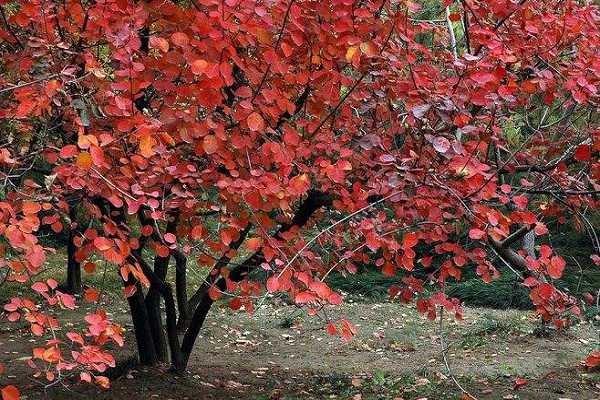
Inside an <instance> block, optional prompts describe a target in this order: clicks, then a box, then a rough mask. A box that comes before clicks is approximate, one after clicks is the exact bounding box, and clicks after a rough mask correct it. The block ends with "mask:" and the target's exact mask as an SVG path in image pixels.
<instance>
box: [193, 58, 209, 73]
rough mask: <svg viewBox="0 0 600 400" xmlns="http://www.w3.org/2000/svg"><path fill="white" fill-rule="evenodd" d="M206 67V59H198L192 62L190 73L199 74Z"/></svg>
mask: <svg viewBox="0 0 600 400" xmlns="http://www.w3.org/2000/svg"><path fill="white" fill-rule="evenodd" d="M207 68H208V63H207V62H206V60H203V59H198V60H195V61H194V62H193V63H192V73H194V74H196V75H200V74H202V73H204V72H205V71H206V69H207Z"/></svg>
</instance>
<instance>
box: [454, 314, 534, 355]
mask: <svg viewBox="0 0 600 400" xmlns="http://www.w3.org/2000/svg"><path fill="white" fill-rule="evenodd" d="M526 330H527V327H526V326H525V323H524V322H523V321H521V320H520V319H518V318H516V317H510V316H505V317H502V318H498V317H496V316H494V315H491V314H484V315H483V316H482V318H481V319H479V320H478V321H477V322H476V323H475V325H474V326H472V327H471V328H469V329H467V330H466V331H465V332H464V333H463V335H462V340H461V346H462V347H463V348H475V347H480V346H483V345H485V344H487V343H489V342H490V341H489V337H490V336H501V337H508V336H509V335H511V334H519V333H522V332H525V331H526Z"/></svg>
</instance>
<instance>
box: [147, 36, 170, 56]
mask: <svg viewBox="0 0 600 400" xmlns="http://www.w3.org/2000/svg"><path fill="white" fill-rule="evenodd" d="M150 47H151V48H153V49H160V51H162V52H163V53H166V52H168V51H169V42H168V41H167V39H164V38H161V37H158V36H156V35H152V36H150Z"/></svg>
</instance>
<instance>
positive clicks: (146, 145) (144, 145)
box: [140, 135, 156, 158]
mask: <svg viewBox="0 0 600 400" xmlns="http://www.w3.org/2000/svg"><path fill="white" fill-rule="evenodd" d="M154 145H156V140H154V138H153V137H152V136H149V135H148V136H143V137H142V138H141V139H140V153H141V154H142V155H143V156H144V157H146V158H150V157H152V156H153V155H154V150H152V148H153V147H154Z"/></svg>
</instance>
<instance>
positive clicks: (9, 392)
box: [2, 385, 21, 400]
mask: <svg viewBox="0 0 600 400" xmlns="http://www.w3.org/2000/svg"><path fill="white" fill-rule="evenodd" d="M20 398H21V393H20V392H19V389H17V388H16V387H14V386H13V385H8V386H5V387H4V388H2V400H19V399H20Z"/></svg>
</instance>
